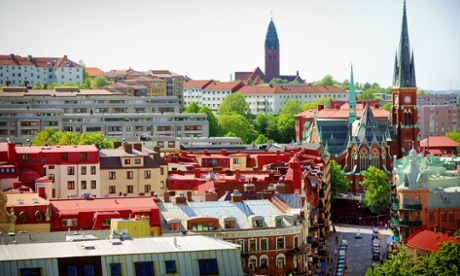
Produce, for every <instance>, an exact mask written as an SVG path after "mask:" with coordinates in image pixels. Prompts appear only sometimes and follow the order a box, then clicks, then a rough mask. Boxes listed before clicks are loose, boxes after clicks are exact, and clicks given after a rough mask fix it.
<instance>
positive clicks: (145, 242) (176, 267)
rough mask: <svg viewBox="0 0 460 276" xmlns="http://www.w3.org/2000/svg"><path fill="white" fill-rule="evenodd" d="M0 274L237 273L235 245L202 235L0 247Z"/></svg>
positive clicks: (138, 275)
mask: <svg viewBox="0 0 460 276" xmlns="http://www.w3.org/2000/svg"><path fill="white" fill-rule="evenodd" d="M0 269H1V270H0V274H2V275H51V276H55V275H103V276H106V275H107V276H109V275H136V276H141V275H169V274H170V275H223V276H233V275H243V269H242V266H241V253H240V250H239V245H236V244H232V243H229V242H225V241H223V240H220V239H214V238H209V237H204V236H183V237H155V238H139V239H126V240H123V241H121V240H110V241H109V240H86V241H85V240H83V241H78V242H55V243H36V244H17V245H16V246H0Z"/></svg>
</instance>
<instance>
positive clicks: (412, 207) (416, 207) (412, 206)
mask: <svg viewBox="0 0 460 276" xmlns="http://www.w3.org/2000/svg"><path fill="white" fill-rule="evenodd" d="M404 209H410V210H422V204H404Z"/></svg>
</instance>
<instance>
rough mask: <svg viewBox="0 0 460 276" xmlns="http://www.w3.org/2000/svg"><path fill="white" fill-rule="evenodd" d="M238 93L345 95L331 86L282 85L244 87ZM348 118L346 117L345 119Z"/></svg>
mask: <svg viewBox="0 0 460 276" xmlns="http://www.w3.org/2000/svg"><path fill="white" fill-rule="evenodd" d="M239 92H240V93H241V94H245V95H251V94H281V95H283V94H321V93H323V94H327V93H344V94H345V93H347V91H345V90H343V89H342V88H340V87H336V86H333V85H306V84H282V85H272V84H265V85H256V86H244V87H242V88H241V89H240V90H239ZM347 118H348V117H347Z"/></svg>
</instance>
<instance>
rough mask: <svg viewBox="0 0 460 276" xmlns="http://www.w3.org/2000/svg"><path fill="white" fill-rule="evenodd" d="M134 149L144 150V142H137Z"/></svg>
mask: <svg viewBox="0 0 460 276" xmlns="http://www.w3.org/2000/svg"><path fill="white" fill-rule="evenodd" d="M133 146H134V149H135V150H137V151H142V144H141V143H136V144H134V145H133Z"/></svg>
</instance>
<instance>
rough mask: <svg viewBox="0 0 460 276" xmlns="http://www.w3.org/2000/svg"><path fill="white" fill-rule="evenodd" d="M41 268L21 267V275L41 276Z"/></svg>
mask: <svg viewBox="0 0 460 276" xmlns="http://www.w3.org/2000/svg"><path fill="white" fill-rule="evenodd" d="M41 275H42V269H41V268H40V267H31V268H21V276H41Z"/></svg>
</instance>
